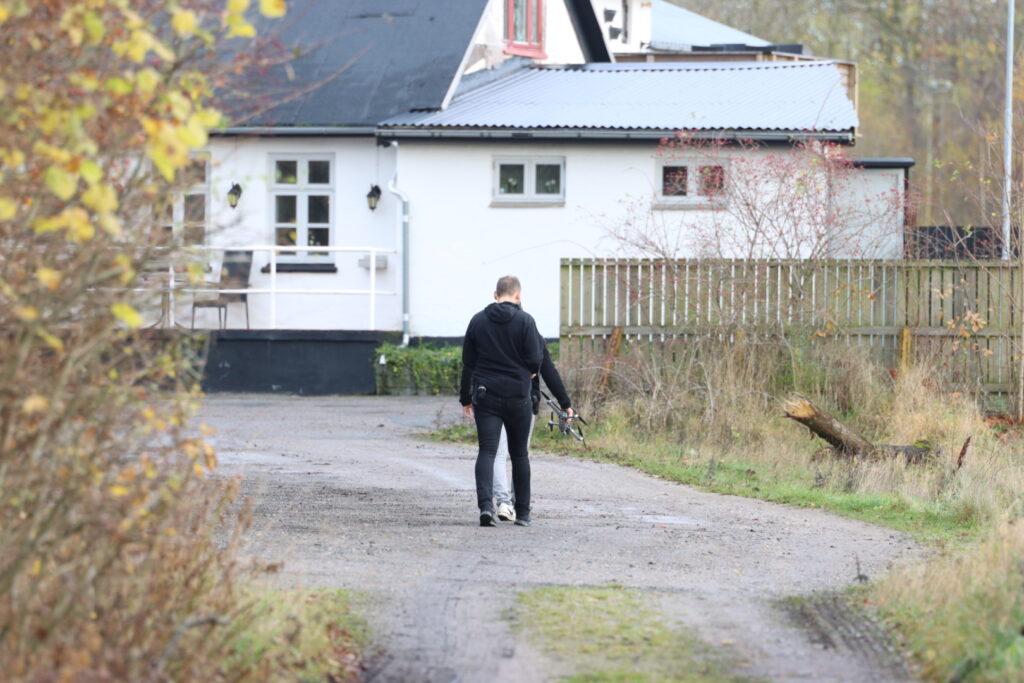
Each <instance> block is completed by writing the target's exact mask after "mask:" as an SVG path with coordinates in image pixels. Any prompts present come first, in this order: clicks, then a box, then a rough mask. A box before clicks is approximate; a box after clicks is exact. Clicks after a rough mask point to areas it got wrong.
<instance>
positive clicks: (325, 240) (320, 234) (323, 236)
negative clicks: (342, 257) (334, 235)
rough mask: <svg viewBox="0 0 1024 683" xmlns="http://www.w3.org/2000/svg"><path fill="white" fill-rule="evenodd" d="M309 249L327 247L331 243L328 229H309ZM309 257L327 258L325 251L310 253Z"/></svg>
mask: <svg viewBox="0 0 1024 683" xmlns="http://www.w3.org/2000/svg"><path fill="white" fill-rule="evenodd" d="M307 241H308V242H309V246H311V247H328V246H330V241H331V230H330V228H310V229H309V236H308V240H307ZM309 255H310V256H328V253H327V252H326V251H314V252H310V254H309Z"/></svg>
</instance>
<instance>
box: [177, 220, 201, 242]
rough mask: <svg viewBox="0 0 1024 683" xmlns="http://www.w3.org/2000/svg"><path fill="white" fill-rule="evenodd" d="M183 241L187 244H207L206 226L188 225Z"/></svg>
mask: <svg viewBox="0 0 1024 683" xmlns="http://www.w3.org/2000/svg"><path fill="white" fill-rule="evenodd" d="M182 239H184V240H185V244H205V243H206V226H205V225H202V224H199V225H195V224H192V225H186V226H185V229H184V230H183V232H182Z"/></svg>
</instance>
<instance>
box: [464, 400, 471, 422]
mask: <svg viewBox="0 0 1024 683" xmlns="http://www.w3.org/2000/svg"><path fill="white" fill-rule="evenodd" d="M462 414H463V415H465V416H466V419H467V420H472V419H473V404H472V403H470V404H469V405H468V406H462Z"/></svg>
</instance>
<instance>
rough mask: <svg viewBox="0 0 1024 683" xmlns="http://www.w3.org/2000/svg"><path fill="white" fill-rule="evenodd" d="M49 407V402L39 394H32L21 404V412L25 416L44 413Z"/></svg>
mask: <svg viewBox="0 0 1024 683" xmlns="http://www.w3.org/2000/svg"><path fill="white" fill-rule="evenodd" d="M49 407H50V400H49V399H48V398H46V397H45V396H41V395H39V394H32V395H31V396H29V397H28V398H26V399H25V401H24V402H23V403H22V404H21V412H23V413H25V414H26V415H32V414H34V413H45V412H46V410H47V409H48V408H49Z"/></svg>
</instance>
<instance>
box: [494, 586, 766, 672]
mask: <svg viewBox="0 0 1024 683" xmlns="http://www.w3.org/2000/svg"><path fill="white" fill-rule="evenodd" d="M510 617H511V620H512V623H513V624H514V626H515V628H516V629H517V630H518V631H520V632H521V633H523V634H524V635H525V636H526V637H528V638H529V639H530V641H531V642H532V643H533V644H534V645H536V646H537V647H539V648H540V649H541V650H542V651H543V652H544V653H545V654H546V655H547V656H549V657H551V658H552V659H553V660H555V661H557V662H558V663H560V664H562V665H564V666H565V667H566V669H568V670H570V671H572V673H571V674H570V675H568V676H567V677H566V678H564V679H563V680H566V681H573V682H577V683H582V682H584V681H586V682H592V681H602V682H604V681H607V682H611V681H616V682H619V681H621V682H625V681H630V682H634V681H635V682H637V683H639V682H641V681H643V682H644V683H648V682H650V683H653V682H655V681H666V682H667V681H681V682H685V683H697V682H698V681H699V682H718V681H736V682H739V681H749V680H751V679H749V678H744V677H742V676H738V675H735V674H734V673H733V672H732V668H733V667H734V665H733V663H732V662H731V661H730V659H729V658H728V657H727V656H726V655H724V654H723V653H721V652H717V651H714V650H712V649H711V648H709V647H707V646H706V645H704V644H702V643H701V642H700V641H699V640H697V639H696V638H695V637H694V636H693V635H692V634H690V633H688V632H687V631H685V630H683V629H682V628H679V627H677V626H670V625H668V624H667V623H666V622H665V619H664V617H663V616H662V615H661V614H659V613H658V611H657V610H655V609H654V608H653V607H652V606H651V605H650V604H649V600H648V596H646V595H645V594H644V593H643V592H642V591H639V590H632V589H626V588H623V587H621V586H601V587H575V586H546V587H542V588H535V589H533V590H529V591H525V592H523V593H520V594H519V596H518V600H517V602H516V606H515V608H514V609H513V611H512V614H511V615H510Z"/></svg>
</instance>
